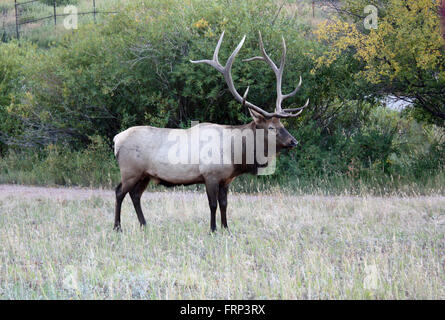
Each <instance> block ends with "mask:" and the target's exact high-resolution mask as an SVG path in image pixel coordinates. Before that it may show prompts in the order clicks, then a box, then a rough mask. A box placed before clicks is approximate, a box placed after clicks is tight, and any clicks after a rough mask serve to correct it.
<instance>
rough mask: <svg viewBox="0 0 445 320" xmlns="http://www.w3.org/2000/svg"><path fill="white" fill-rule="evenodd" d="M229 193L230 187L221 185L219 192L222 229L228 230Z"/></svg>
mask: <svg viewBox="0 0 445 320" xmlns="http://www.w3.org/2000/svg"><path fill="white" fill-rule="evenodd" d="M228 192H229V186H228V185H224V184H222V185H220V187H219V192H218V202H219V210H220V211H221V227H222V228H225V229H228V226H227V215H226V211H227V193H228Z"/></svg>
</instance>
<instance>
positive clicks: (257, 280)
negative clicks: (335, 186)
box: [0, 191, 445, 299]
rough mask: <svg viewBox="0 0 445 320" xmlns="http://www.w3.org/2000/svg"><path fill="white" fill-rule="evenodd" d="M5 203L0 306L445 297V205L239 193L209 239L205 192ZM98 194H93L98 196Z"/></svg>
mask: <svg viewBox="0 0 445 320" xmlns="http://www.w3.org/2000/svg"><path fill="white" fill-rule="evenodd" d="M52 192H54V191H50V192H49V193H48V194H49V196H45V195H43V194H42V195H40V194H38V193H37V194H36V193H34V194H33V195H32V196H31V197H24V196H23V195H21V194H17V195H14V196H12V197H11V196H10V197H6V198H5V197H3V198H2V199H1V200H0V201H1V202H0V212H1V214H0V230H2V231H1V233H0V243H1V244H2V245H1V246H0V298H2V299H198V298H199V299H201V298H202V299H250V298H254V299H445V272H444V259H445V256H444V252H445V250H444V249H445V240H444V239H445V238H444V237H445V209H444V208H445V198H444V197H419V198H398V197H391V198H377V197H319V196H304V197H288V196H285V195H283V194H282V193H276V194H275V195H273V196H266V195H262V194H258V195H256V196H246V195H231V197H229V212H228V216H229V227H231V231H232V235H230V234H228V233H227V232H223V231H221V230H218V232H217V233H216V234H214V235H210V234H209V214H208V208H207V200H206V198H205V195H204V194H203V193H199V194H192V193H183V192H177V193H155V194H150V193H149V194H146V195H145V199H144V200H143V208H144V210H145V216H146V219H147V222H148V225H147V227H146V229H145V230H141V229H140V228H139V226H138V223H137V219H136V215H135V213H134V211H133V208H132V206H131V204H130V201H129V199H126V200H125V201H124V206H123V214H122V224H123V233H116V232H113V231H112V224H113V206H114V201H113V196H112V193H111V192H110V193H109V194H107V195H103V194H101V195H100V196H92V197H90V198H87V199H83V200H82V199H76V198H74V199H73V198H72V200H67V199H64V198H63V197H58V196H57V193H54V194H52ZM93 194H94V192H93Z"/></svg>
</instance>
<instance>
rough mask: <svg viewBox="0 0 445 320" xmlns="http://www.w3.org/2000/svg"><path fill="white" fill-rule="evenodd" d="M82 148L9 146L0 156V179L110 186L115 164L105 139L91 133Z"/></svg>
mask: <svg viewBox="0 0 445 320" xmlns="http://www.w3.org/2000/svg"><path fill="white" fill-rule="evenodd" d="M91 141H92V142H91V144H89V145H88V147H87V148H85V149H84V150H82V151H73V150H72V149H71V148H70V147H68V146H61V145H53V144H50V145H48V146H47V147H46V148H45V149H43V150H41V151H40V152H38V153H35V152H30V151H13V150H10V151H9V152H8V154H7V155H6V156H4V157H3V158H0V183H22V184H39V185H56V184H57V185H66V186H89V187H98V186H101V187H106V188H112V187H114V186H115V185H116V184H117V182H118V181H119V179H120V175H119V168H118V167H117V163H116V161H115V158H114V155H113V153H112V152H111V151H110V148H109V146H108V144H107V143H105V141H104V140H103V139H102V138H101V137H99V136H94V137H91Z"/></svg>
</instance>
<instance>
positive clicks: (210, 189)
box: [206, 182, 219, 232]
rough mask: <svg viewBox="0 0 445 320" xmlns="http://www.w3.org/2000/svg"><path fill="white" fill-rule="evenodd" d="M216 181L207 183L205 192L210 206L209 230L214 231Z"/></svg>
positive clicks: (216, 202) (216, 198) (216, 205)
mask: <svg viewBox="0 0 445 320" xmlns="http://www.w3.org/2000/svg"><path fill="white" fill-rule="evenodd" d="M218 190H219V185H218V183H207V182H206V192H207V198H208V199H209V207H210V230H211V231H212V232H214V231H216V209H217V208H218Z"/></svg>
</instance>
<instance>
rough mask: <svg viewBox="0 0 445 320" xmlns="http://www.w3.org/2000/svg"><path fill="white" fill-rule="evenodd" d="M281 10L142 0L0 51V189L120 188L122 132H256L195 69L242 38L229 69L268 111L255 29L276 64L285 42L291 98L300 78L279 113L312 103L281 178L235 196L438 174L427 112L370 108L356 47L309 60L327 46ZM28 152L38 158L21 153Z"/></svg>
mask: <svg viewBox="0 0 445 320" xmlns="http://www.w3.org/2000/svg"><path fill="white" fill-rule="evenodd" d="M277 12H283V11H279V4H278V3H276V2H270V1H266V0H261V1H252V0H249V1H241V0H237V1H232V2H231V4H230V5H227V2H226V1H222V0H218V1H212V2H208V1H204V0H192V1H188V2H178V1H161V0H144V1H141V2H138V3H130V4H129V5H128V6H127V7H126V8H125V9H123V10H121V12H120V13H119V14H116V15H114V16H110V17H109V18H108V19H107V21H106V23H105V24H103V25H94V24H92V23H91V24H82V25H81V28H80V29H79V30H76V31H74V32H72V33H65V34H64V35H63V36H60V35H57V37H58V39H57V41H56V42H55V43H53V42H52V41H50V40H49V38H48V39H46V43H45V46H46V48H45V49H42V48H38V47H37V46H35V45H32V44H30V43H29V42H28V41H22V42H20V45H19V44H18V43H16V42H10V43H7V44H4V45H1V46H0V53H1V54H0V71H1V72H0V133H1V135H0V141H1V142H0V152H1V154H2V155H3V156H4V157H3V158H1V159H0V166H1V171H0V172H1V173H0V179H2V181H4V182H6V181H8V182H11V181H12V182H23V183H38V184H43V183H50V184H64V185H101V186H107V187H109V186H111V185H113V184H114V183H116V182H117V181H118V180H119V177H118V170H117V167H116V162H115V160H114V156H113V154H112V148H111V141H112V137H113V136H114V135H115V134H117V133H118V132H120V131H121V130H124V129H126V128H128V127H130V126H134V125H154V126H160V127H179V128H184V127H188V126H189V125H190V121H191V120H199V121H201V122H204V121H205V122H216V123H223V124H242V123H246V122H248V121H250V117H249V115H248V112H247V110H245V109H243V108H242V106H241V105H240V104H239V103H237V102H236V101H235V100H234V99H233V97H232V96H231V94H230V93H229V92H228V90H227V88H226V84H225V83H224V80H223V79H222V76H221V75H220V74H219V73H218V72H217V71H216V70H215V69H213V68H211V67H209V66H207V65H195V64H191V63H190V61H189V60H196V59H208V58H211V57H212V55H213V51H214V48H215V45H216V43H217V41H218V37H219V35H220V34H221V33H222V31H223V30H225V38H224V41H223V44H222V47H221V49H220V57H219V58H220V61H221V63H223V64H224V63H225V61H226V59H227V58H228V56H229V55H230V53H231V52H232V51H233V49H234V48H235V47H236V45H237V44H238V43H239V41H240V40H241V38H242V36H243V35H244V34H246V35H247V39H246V42H245V44H244V46H243V48H242V50H241V51H240V53H239V56H238V57H237V59H236V61H235V64H234V66H233V70H232V74H233V78H234V82H235V85H236V88H237V89H238V91H239V92H243V91H244V89H245V88H246V87H247V86H250V87H251V90H250V94H249V99H250V100H252V101H253V102H255V103H256V104H258V105H260V106H262V107H263V108H264V109H267V110H272V109H273V107H274V104H275V77H274V74H273V72H271V70H270V68H269V67H268V66H267V64H265V63H263V62H261V61H254V62H249V63H246V62H243V61H242V59H244V58H249V57H252V56H256V55H258V54H259V48H258V37H257V32H258V31H261V32H262V35H263V39H264V42H265V46H266V50H267V52H268V53H269V54H270V55H271V57H272V59H274V61H276V62H277V63H278V62H279V59H280V55H281V36H282V35H284V36H285V39H286V43H287V61H286V69H285V73H284V83H283V91H284V92H290V91H291V90H292V89H293V88H294V87H295V85H296V83H298V80H299V76H300V75H301V76H302V78H303V86H302V88H301V90H300V92H299V93H298V95H297V96H296V97H295V98H292V99H289V101H286V102H285V105H284V107H296V106H299V105H302V104H303V103H304V102H305V100H306V99H307V98H310V99H311V104H310V107H309V108H308V109H307V110H305V112H304V113H303V116H302V117H301V118H298V119H289V120H286V121H284V122H285V125H286V127H287V128H288V129H289V130H290V131H291V132H292V133H293V134H294V136H295V137H296V138H297V139H298V140H299V141H300V147H299V148H298V150H296V152H291V153H289V154H284V155H282V156H280V159H279V161H278V168H277V173H276V174H275V175H273V176H267V177H258V178H255V180H253V179H252V178H251V177H248V176H246V177H242V178H241V179H239V181H238V182H237V184H236V185H235V189H236V190H243V191H254V190H258V189H261V188H263V187H264V188H267V187H268V186H270V185H271V184H276V185H278V184H279V185H285V186H288V187H289V188H292V189H294V190H295V189H300V190H307V191H309V192H310V191H313V190H316V189H317V188H318V189H320V190H336V192H338V191H340V192H341V191H343V190H344V189H345V188H348V186H351V188H352V189H354V190H355V191H356V192H360V190H362V189H363V186H364V185H368V186H375V188H376V189H375V190H377V191H375V193H378V192H380V191H382V190H384V189H385V188H386V187H387V186H388V185H392V186H393V188H395V189H397V188H399V187H400V186H402V185H403V184H404V183H405V184H406V183H409V182H410V181H416V182H419V181H420V182H422V183H425V184H426V181H427V180H428V179H431V178H434V177H440V176H441V175H442V176H443V166H444V163H443V159H444V158H445V156H444V153H443V152H444V151H443V150H444V142H443V137H442V136H441V135H443V129H440V128H437V127H435V126H434V125H424V124H422V123H423V122H422V121H427V122H428V121H429V119H427V118H425V117H426V116H425V114H424V113H422V115H423V116H424V118H421V117H420V116H419V115H415V114H413V113H408V112H403V113H398V112H395V111H389V110H386V109H383V108H376V106H377V105H378V103H376V101H377V100H375V99H374V96H373V95H372V94H369V93H370V92H372V90H373V89H376V87H375V86H373V85H370V83H369V81H368V80H367V79H366V78H365V77H358V76H357V75H358V74H359V73H360V71H362V70H364V68H365V66H366V63H365V62H364V61H362V60H360V59H356V56H355V52H354V51H353V50H345V51H344V52H342V53H341V54H338V55H336V56H335V59H332V60H331V61H329V63H325V62H326V61H318V60H317V59H314V57H318V58H319V57H328V58H329V57H330V56H329V52H330V50H331V49H330V48H329V47H328V46H326V45H325V44H323V43H320V42H317V41H314V40H313V38H312V35H311V28H310V26H309V25H307V24H305V23H302V22H301V20H300V19H294V18H292V19H291V18H289V17H288V16H286V15H285V14H277ZM259 17H260V18H259ZM36 39H37V38H36ZM39 41H41V40H39ZM377 95H378V94H377ZM377 102H378V101H377ZM413 117H415V119H417V121H416V120H414V119H413ZM429 122H431V121H429ZM425 141H428V143H425ZM6 143H7V144H8V145H9V146H10V147H9V148H10V149H9V152H7V150H6ZM23 147H25V148H26V149H28V148H29V147H32V148H31V149H29V150H25V151H23V150H21V151H20V152H18V151H17V150H20V149H22V148H23ZM440 179H441V178H438V180H437V181H442V180H440ZM434 181H436V180H434ZM431 184H432V185H434V183H433V182H432V183H431ZM318 189H317V190H318ZM378 190H380V191H378ZM382 192H383V191H382Z"/></svg>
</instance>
